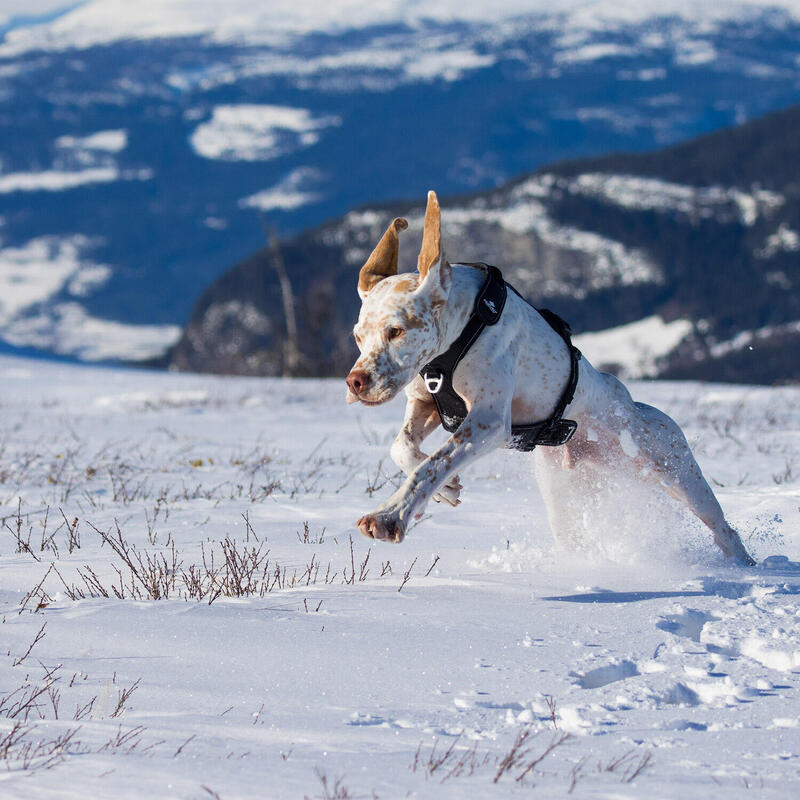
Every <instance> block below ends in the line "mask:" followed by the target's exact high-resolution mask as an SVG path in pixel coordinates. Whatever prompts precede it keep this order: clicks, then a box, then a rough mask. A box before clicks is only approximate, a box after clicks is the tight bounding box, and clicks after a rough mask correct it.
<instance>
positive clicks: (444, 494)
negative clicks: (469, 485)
mask: <svg viewBox="0 0 800 800" xmlns="http://www.w3.org/2000/svg"><path fill="white" fill-rule="evenodd" d="M406 394H407V397H408V400H407V402H406V415H405V419H404V420H403V427H402V428H401V429H400V432H399V433H398V434H397V438H396V439H395V440H394V444H392V449H391V451H390V452H391V456H392V460H393V461H394V463H395V464H397V466H398V467H400V469H401V470H403V472H405V474H406V475H411V473H412V472H413V471H414V470H415V469H416V468H417V467H418V466H419V465H420V464H421V463H422V462H423V461H425V459H426V458H427V457H428V456H427V454H426V453H423V452H422V450H421V449H420V445H421V444H422V442H423V440H424V439H425V438H427V437H428V436H429V435H430V434H431V433H432V432H433V431H435V430H436V428H438V427H439V425H440V424H441V420H440V419H439V412H438V411H437V410H436V404H435V403H434V402H433V400H432V399H431V396H430V394H428V392H427V391H425V390H424V389H423V390H422V391H421V392H419V391H417V390H416V388H415V387H414V386H413V385H412V386H410V387H409V388H408V389H407V390H406ZM462 488H463V487H462V486H461V483H460V481H459V480H458V475H452V476H451V477H450V478H449V480H448V481H447V482H446V483H445V484H443V485H442V486H440V487H439V490H438V491H437V492H436V494H434V495H433V499H434V500H435V501H436V502H437V503H439V502H441V501H442V500H444V502H446V503H449V504H450V505H451V506H457V505H458V504H459V503H460V502H461V501H460V500H459V499H458V496H459V493H460V492H461V489H462Z"/></svg>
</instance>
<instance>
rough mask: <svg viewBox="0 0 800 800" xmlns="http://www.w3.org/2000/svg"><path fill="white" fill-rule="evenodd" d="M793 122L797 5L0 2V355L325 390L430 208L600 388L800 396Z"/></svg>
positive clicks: (794, 1)
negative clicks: (786, 390) (765, 389)
mask: <svg viewBox="0 0 800 800" xmlns="http://www.w3.org/2000/svg"><path fill="white" fill-rule="evenodd" d="M467 6H468V7H467ZM798 103H800V0H758V1H757V2H749V3H739V2H727V0H718V1H717V2H703V0H695V2H688V0H638V2H632V1H630V0H582V1H581V2H578V0H548V2H544V0H530V1H529V2H521V0H519V1H518V0H509V1H507V2H503V0H492V1H491V2H490V0H472V2H470V3H469V4H467V3H463V2H455V0H441V2H415V1H414V0H342V1H341V2H331V1H330V0H291V2H290V0H273V1H271V2H270V1H269V0H266V1H265V0H258V1H257V0H227V2H221V1H219V0H200V1H198V0H138V2H135V3H130V2H127V1H126V0H88V1H87V2H81V3H71V4H64V3H63V2H58V1H57V0H55V1H53V0H23V1H18V0H0V350H1V351H3V352H7V353H20V354H25V355H38V356H44V357H60V358H68V359H73V360H80V361H95V362H96V361H104V362H108V361H112V362H113V361H118V362H125V363H137V364H144V365H149V366H157V367H164V368H172V369H183V370H195V371H201V372H220V373H236V374H253V375H342V374H344V373H345V372H346V371H347V369H348V368H349V367H350V364H351V362H352V359H353V356H354V350H353V344H352V342H351V337H350V329H351V327H352V324H353V322H354V321H355V318H356V315H357V313H358V307H359V301H358V297H357V295H356V291H355V283H356V276H357V272H358V269H359V267H360V266H361V264H362V263H363V261H364V259H365V258H366V256H367V255H368V254H369V252H370V250H371V249H372V247H373V246H374V244H375V243H376V241H377V239H378V238H379V236H380V235H381V233H382V232H383V230H384V229H385V227H386V225H387V224H388V223H389V221H390V220H391V218H392V217H393V216H395V215H397V214H403V215H405V216H407V217H408V218H409V221H410V223H411V226H410V230H409V231H408V232H407V233H406V234H404V238H403V242H402V244H401V247H402V248H403V249H402V255H401V259H402V261H403V264H404V266H405V268H407V269H410V268H413V265H414V263H415V258H416V252H417V248H418V245H419V237H420V233H421V217H422V213H423V210H424V207H423V204H424V200H425V195H426V192H427V190H428V189H431V188H433V189H436V190H437V192H438V193H439V196H440V200H441V201H442V207H443V223H444V236H445V247H446V252H447V255H448V257H449V260H450V261H451V262H454V261H458V260H464V261H473V260H483V261H488V262H490V263H494V264H496V265H497V266H499V267H500V268H501V269H502V270H503V271H504V273H505V274H506V276H507V278H508V279H509V280H510V281H511V282H513V283H514V284H515V285H516V286H517V288H518V289H520V291H522V292H523V293H524V294H525V296H526V297H528V298H529V299H530V300H532V301H533V302H534V303H536V304H538V305H547V306H549V307H551V308H553V309H554V310H556V311H557V312H559V313H561V314H562V315H564V316H565V317H566V318H567V319H569V320H570V321H571V323H572V325H573V329H574V330H575V331H576V332H578V333H579V334H580V335H579V337H578V341H579V345H580V346H581V347H582V348H583V349H584V351H585V352H586V353H587V355H588V356H589V357H590V358H591V359H592V360H593V361H594V362H595V364H596V365H598V366H601V367H604V368H607V369H611V370H613V371H615V372H617V373H619V374H621V375H623V376H625V377H666V378H696V379H704V380H723V381H737V382H754V383H755V382H757V383H767V384H773V383H786V382H790V381H798V380H800V292H798V286H800V106H798V105H797V104H798Z"/></svg>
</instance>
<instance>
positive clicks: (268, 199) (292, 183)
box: [239, 167, 323, 211]
mask: <svg viewBox="0 0 800 800" xmlns="http://www.w3.org/2000/svg"><path fill="white" fill-rule="evenodd" d="M322 178H323V175H322V173H321V172H320V170H318V169H316V168H314V167H297V168H296V169H293V170H292V171H291V172H290V173H289V174H288V175H286V177H284V178H283V179H281V180H280V181H279V182H278V183H276V184H275V185H274V186H271V187H270V188H269V189H263V190H262V191H260V192H256V193H255V194H252V195H250V196H249V197H245V198H243V199H242V200H240V201H239V206H240V207H241V208H257V209H259V210H261V211H272V210H274V209H280V210H282V211H289V210H291V209H293V208H299V207H300V206H304V205H307V204H308V203H315V202H317V201H318V200H320V199H321V197H322V195H321V194H320V193H319V192H316V191H313V190H312V188H311V187H313V186H315V185H317V184H318V183H319V182H320V181H321V180H322Z"/></svg>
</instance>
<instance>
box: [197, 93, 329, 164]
mask: <svg viewBox="0 0 800 800" xmlns="http://www.w3.org/2000/svg"><path fill="white" fill-rule="evenodd" d="M340 123H341V121H340V119H339V118H338V117H336V116H334V115H329V116H318V117H315V116H314V115H313V114H312V113H311V112H310V111H308V110H307V109H305V108H292V107H291V106H274V105H256V104H248V103H242V104H239V105H222V106H216V107H215V108H214V110H213V112H212V115H211V119H210V120H208V121H207V122H204V123H202V124H201V125H198V126H197V128H196V129H195V131H194V132H193V133H192V135H191V138H190V141H191V144H192V147H193V148H194V150H195V152H196V153H197V154H198V155H200V156H203V157H204V158H210V159H221V160H223V161H268V160H270V159H273V158H278V157H279V156H283V155H286V154H287V153H291V152H294V151H295V150H299V149H303V148H306V147H311V145H314V144H316V143H317V142H318V141H319V138H320V131H321V130H323V129H324V128H328V127H331V126H332V125H333V126H335V125H339V124H340Z"/></svg>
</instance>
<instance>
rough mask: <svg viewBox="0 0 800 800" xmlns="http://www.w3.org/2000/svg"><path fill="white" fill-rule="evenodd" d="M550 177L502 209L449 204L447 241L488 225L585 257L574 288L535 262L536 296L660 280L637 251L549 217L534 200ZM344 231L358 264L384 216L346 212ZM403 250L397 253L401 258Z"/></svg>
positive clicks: (412, 218)
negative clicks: (580, 281)
mask: <svg viewBox="0 0 800 800" xmlns="http://www.w3.org/2000/svg"><path fill="white" fill-rule="evenodd" d="M554 182H555V178H554V176H552V175H547V174H545V175H537V176H534V177H531V178H528V179H526V180H524V181H522V182H520V183H519V184H517V185H516V186H515V187H514V189H513V191H512V192H511V195H510V197H508V198H504V199H503V201H502V206H499V207H492V206H487V204H486V202H485V200H484V199H482V198H481V199H478V200H477V201H467V202H466V203H465V204H464V205H461V206H449V208H448V212H447V217H446V219H444V220H443V224H444V227H445V236H446V237H447V238H448V239H449V240H450V241H454V242H455V241H458V240H460V239H463V238H465V237H466V236H467V234H468V232H469V230H470V228H471V226H475V225H486V224H494V225H498V226H500V227H501V228H503V229H504V230H507V231H510V232H512V233H517V234H532V235H534V236H535V237H537V238H539V239H540V240H541V241H542V242H544V243H546V244H548V245H552V246H553V248H555V249H566V250H572V251H575V252H577V253H579V254H581V255H583V254H585V256H586V261H587V268H586V273H587V275H586V280H585V283H584V284H582V285H577V284H578V277H577V276H576V275H574V274H570V275H569V276H568V279H567V280H564V276H563V274H562V273H560V272H559V271H558V270H553V269H548V265H547V263H540V264H538V265H537V266H538V269H539V270H541V273H539V272H537V273H536V274H535V276H534V280H535V291H536V293H537V294H542V295H554V294H568V295H570V296H572V297H582V296H585V295H586V293H587V286H588V287H589V288H592V289H595V290H598V289H603V288H607V287H609V286H619V285H624V286H628V285H634V284H637V283H649V282H654V283H659V282H661V281H662V273H661V269H660V267H659V266H658V265H657V264H656V263H655V262H653V261H652V260H651V259H650V257H649V256H648V255H647V254H646V253H645V252H643V251H641V250H639V249H636V248H629V247H627V246H625V245H624V244H622V243H621V242H618V241H616V240H614V239H610V238H608V237H606V236H601V235H600V234H597V233H594V232H593V231H585V230H581V229H579V228H575V227H573V226H570V225H563V224H561V223H559V222H557V221H556V220H555V219H553V218H552V217H551V216H550V214H549V213H548V210H547V208H546V207H545V205H544V204H543V203H542V202H541V200H540V198H542V197H544V196H546V195H547V194H548V192H550V191H551V189H552V187H553V184H554ZM424 213H425V210H424V208H422V207H420V208H418V209H413V210H411V211H409V212H407V213H406V215H405V216H406V218H407V219H408V230H409V233H408V238H409V239H410V238H412V237H420V236H421V234H422V228H423V222H424ZM345 219H346V224H347V228H348V229H349V230H354V229H355V230H356V231H357V232H356V234H355V236H354V238H355V239H356V240H357V241H358V242H359V243H361V242H364V246H363V247H362V246H358V247H350V248H347V249H345V258H346V260H347V261H348V263H352V264H359V265H360V264H363V262H364V260H365V259H366V257H367V256H368V255H369V252H370V250H369V248H370V246H371V245H369V244H368V243H369V242H372V241H374V240H375V238H376V236H378V237H379V236H380V235H381V234H382V233H383V230H382V229H381V228H380V226H381V225H385V218H384V215H380V214H378V213H376V212H375V211H374V210H372V209H363V210H359V211H355V212H350V213H349V214H348V215H347V216H346V218H345ZM359 228H363V229H365V230H364V232H365V233H367V231H368V235H364V236H361V235H359V233H360V232H358V229H359ZM402 257H403V250H402V249H401V259H402ZM507 272H508V275H509V280H510V281H512V282H515V281H516V282H519V286H518V288H520V289H522V288H525V286H524V283H522V282H520V279H521V281H526V280H527V281H530V280H531V277H530V272H529V270H521V271H520V272H519V273H518V274H514V273H513V268H512V269H509V270H507Z"/></svg>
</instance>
